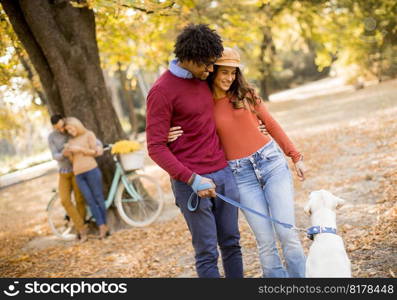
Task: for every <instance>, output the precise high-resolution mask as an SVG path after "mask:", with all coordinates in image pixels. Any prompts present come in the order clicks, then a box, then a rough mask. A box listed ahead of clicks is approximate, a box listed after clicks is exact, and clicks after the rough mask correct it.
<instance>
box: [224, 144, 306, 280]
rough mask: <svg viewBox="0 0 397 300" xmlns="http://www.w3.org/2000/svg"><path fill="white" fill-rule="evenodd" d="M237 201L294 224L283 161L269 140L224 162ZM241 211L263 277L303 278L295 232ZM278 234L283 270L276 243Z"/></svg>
mask: <svg viewBox="0 0 397 300" xmlns="http://www.w3.org/2000/svg"><path fill="white" fill-rule="evenodd" d="M228 163H229V166H230V168H231V169H232V171H233V174H234V177H235V178H236V182H237V185H238V188H239V191H240V195H241V196H240V202H241V204H243V205H245V206H247V207H249V208H252V209H254V210H256V211H258V212H261V213H263V214H266V215H268V216H271V217H272V218H274V219H277V220H279V221H281V222H283V223H288V224H293V225H294V224H295V215H294V190H293V182H292V177H291V173H290V171H289V169H288V164H287V161H286V160H285V157H284V155H283V153H282V152H281V150H280V149H279V147H278V145H277V144H276V143H275V142H274V141H273V140H272V141H270V142H269V143H267V144H266V145H265V146H264V147H262V148H261V149H259V150H258V151H257V152H255V153H254V154H252V155H250V156H247V157H244V158H242V159H236V160H231V161H229V162H228ZM243 213H244V215H245V217H246V219H247V221H248V223H249V225H250V227H251V230H252V231H253V232H254V235H255V238H256V241H257V246H258V251H259V258H260V261H261V265H262V271H263V276H264V277H304V276H305V260H306V259H305V255H304V252H303V249H302V245H301V243H300V240H299V236H298V234H297V233H296V231H294V230H291V229H288V228H285V227H283V226H281V225H279V224H273V223H272V222H270V221H269V220H267V219H264V218H262V217H260V216H258V215H255V214H252V213H250V212H246V211H244V210H243ZM276 235H277V236H278V238H279V240H280V243H281V248H282V250H283V255H284V258H285V261H286V264H287V270H286V269H285V268H284V266H283V264H282V263H281V260H280V256H279V254H278V250H277V246H276Z"/></svg>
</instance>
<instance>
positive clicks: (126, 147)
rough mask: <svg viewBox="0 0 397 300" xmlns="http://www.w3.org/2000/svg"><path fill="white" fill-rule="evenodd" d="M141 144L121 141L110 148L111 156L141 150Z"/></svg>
mask: <svg viewBox="0 0 397 300" xmlns="http://www.w3.org/2000/svg"><path fill="white" fill-rule="evenodd" d="M141 148H142V147H141V144H139V143H138V142H137V141H128V140H122V141H118V142H117V143H115V144H114V145H113V146H112V154H126V153H131V152H134V151H137V150H141Z"/></svg>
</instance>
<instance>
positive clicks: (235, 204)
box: [216, 193, 296, 229]
mask: <svg viewBox="0 0 397 300" xmlns="http://www.w3.org/2000/svg"><path fill="white" fill-rule="evenodd" d="M216 195H217V196H218V197H219V198H220V199H222V200H223V201H225V202H227V203H229V204H231V205H234V206H236V207H239V208H241V209H244V210H246V211H249V212H251V213H253V214H256V215H258V216H260V217H262V218H265V219H268V220H270V221H271V222H273V223H277V224H280V225H281V226H283V227H285V228H288V229H296V228H295V226H294V225H292V224H288V223H283V222H280V221H279V220H276V219H273V218H271V217H269V216H267V215H265V214H262V213H260V212H258V211H256V210H254V209H252V208H249V207H247V206H244V205H242V204H241V203H239V202H237V201H234V200H232V199H230V198H228V197H226V196H223V195H221V194H218V193H216Z"/></svg>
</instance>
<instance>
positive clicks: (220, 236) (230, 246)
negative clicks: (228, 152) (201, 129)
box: [171, 167, 243, 278]
mask: <svg viewBox="0 0 397 300" xmlns="http://www.w3.org/2000/svg"><path fill="white" fill-rule="evenodd" d="M200 175H201V176H204V177H207V178H211V179H212V180H213V181H214V183H215V185H216V192H217V193H220V194H223V195H226V196H227V197H230V198H232V199H234V200H236V201H239V193H238V189H237V185H236V182H235V180H234V177H233V174H232V172H231V170H230V168H229V167H226V168H224V169H221V170H219V171H217V172H213V173H209V174H200ZM171 186H172V191H173V192H174V196H175V202H176V205H177V206H178V207H179V208H180V210H181V212H182V214H183V216H184V217H185V220H186V223H187V225H188V227H189V230H190V233H191V235H192V244H193V248H194V250H195V259H196V270H197V274H198V276H199V277H201V278H208V277H213V278H218V277H220V274H219V270H218V257H219V253H218V248H217V245H218V244H219V248H220V250H221V254H222V262H223V268H224V270H225V277H227V278H242V277H243V261H242V255H241V248H240V232H239V229H238V209H237V208H236V207H234V206H233V205H230V204H228V203H226V202H224V201H223V200H221V199H219V198H215V199H209V198H202V199H201V201H200V204H199V207H198V209H197V210H196V211H194V212H191V211H189V210H188V208H187V201H188V199H189V197H190V195H191V194H192V193H193V190H192V188H191V187H190V186H189V185H187V184H186V183H184V182H180V181H177V180H174V179H171Z"/></svg>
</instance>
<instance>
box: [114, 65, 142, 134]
mask: <svg viewBox="0 0 397 300" xmlns="http://www.w3.org/2000/svg"><path fill="white" fill-rule="evenodd" d="M117 73H118V77H119V80H120V89H121V95H122V98H123V99H122V100H123V101H124V103H126V104H127V107H128V119H129V121H130V124H131V134H132V136H133V137H134V138H135V136H136V133H137V127H138V126H137V119H136V115H135V106H134V101H133V93H132V91H131V83H129V82H128V80H127V73H126V71H125V70H123V69H122V67H121V63H118V71H117Z"/></svg>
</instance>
